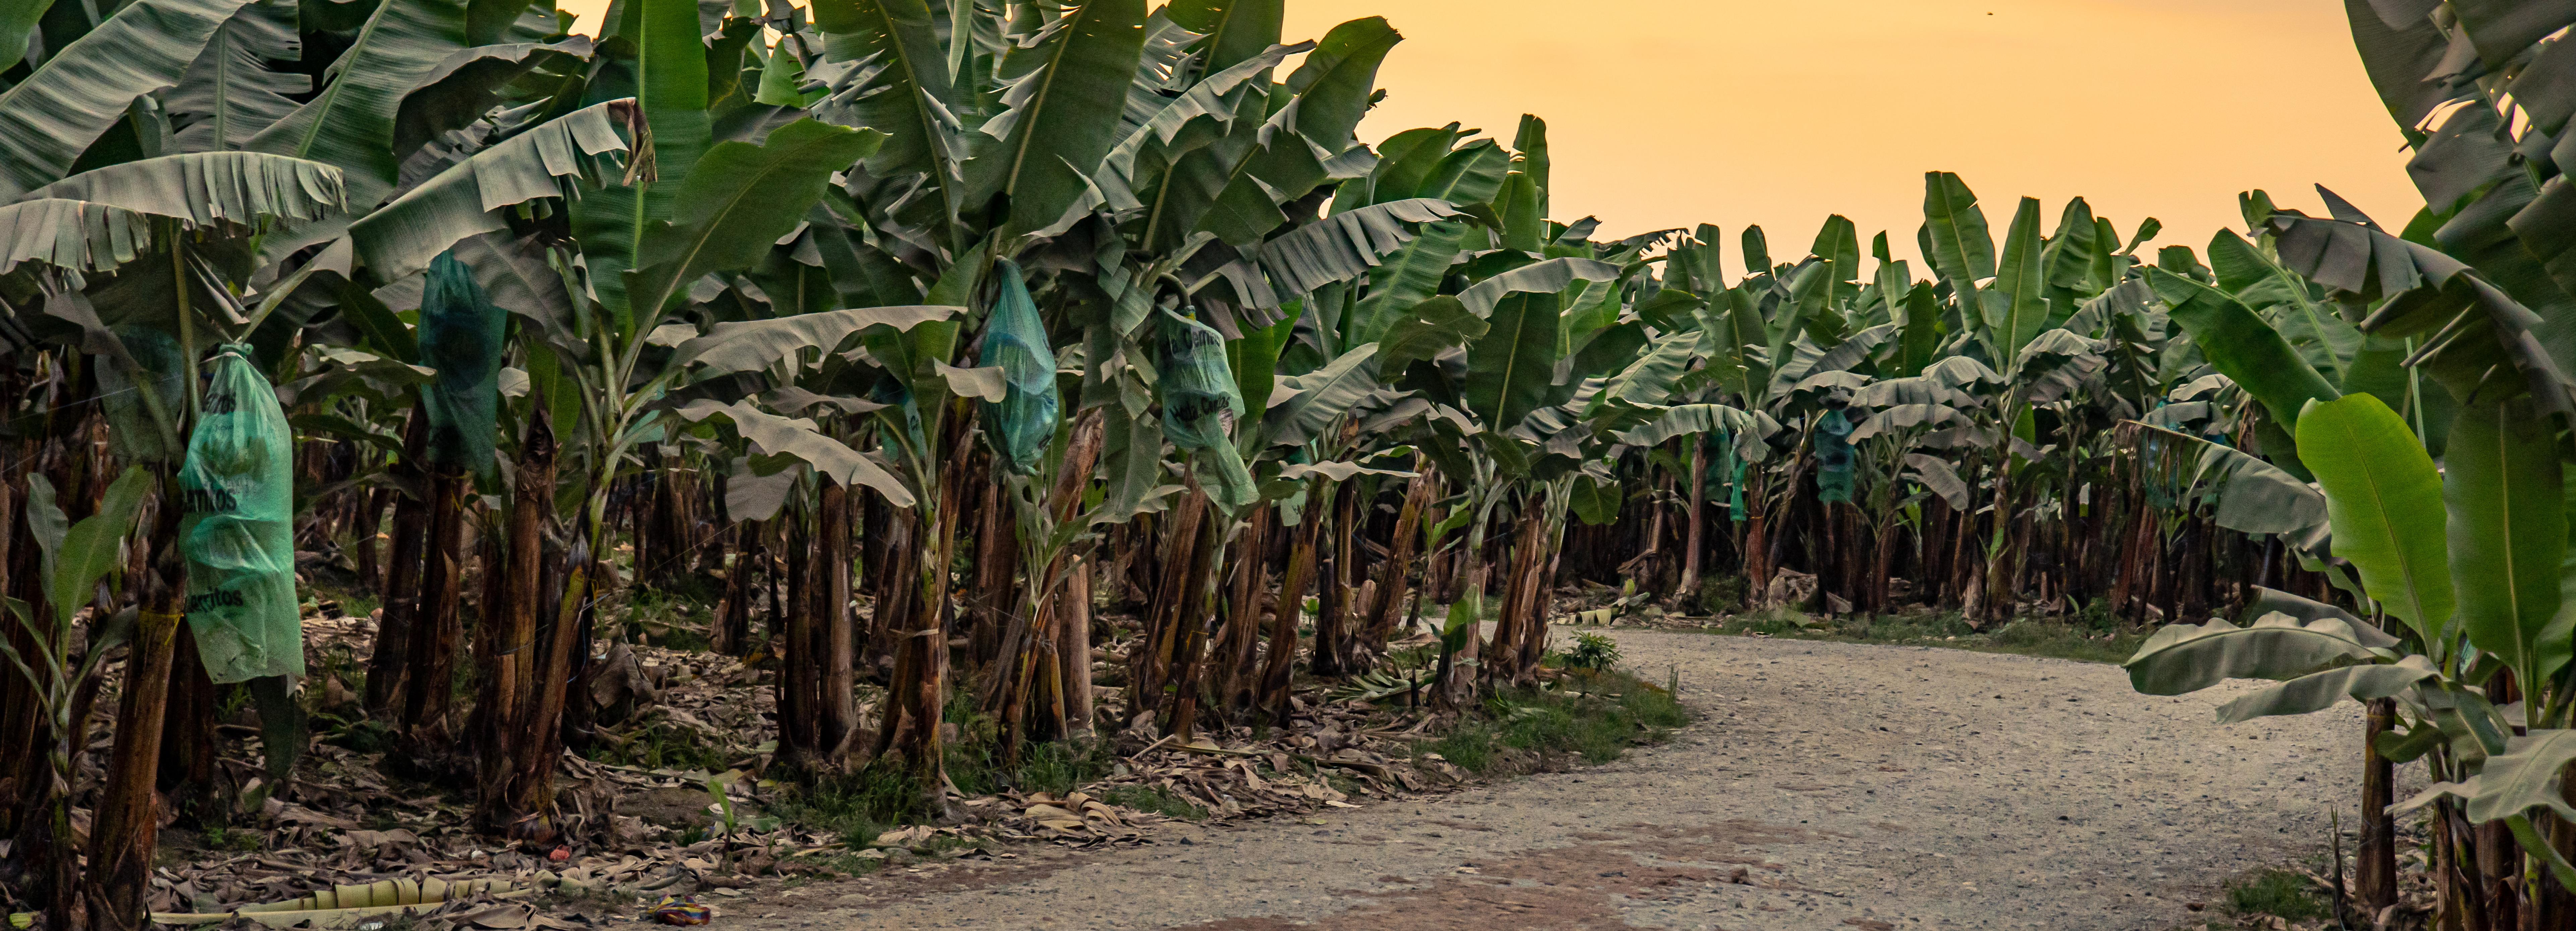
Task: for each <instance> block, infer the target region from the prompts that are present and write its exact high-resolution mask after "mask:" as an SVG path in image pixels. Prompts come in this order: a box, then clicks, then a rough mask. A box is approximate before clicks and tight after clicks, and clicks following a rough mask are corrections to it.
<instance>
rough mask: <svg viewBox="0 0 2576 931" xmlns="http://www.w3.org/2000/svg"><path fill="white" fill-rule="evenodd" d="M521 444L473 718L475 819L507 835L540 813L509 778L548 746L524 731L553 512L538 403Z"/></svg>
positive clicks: (551, 454) (551, 449)
mask: <svg viewBox="0 0 2576 931" xmlns="http://www.w3.org/2000/svg"><path fill="white" fill-rule="evenodd" d="M535 407H536V413H535V414H534V415H533V416H532V417H531V418H530V420H529V423H528V435H527V438H526V439H524V440H522V441H520V443H519V463H518V470H517V476H516V479H515V484H514V486H513V488H512V490H511V500H510V523H509V529H508V531H507V539H506V541H505V543H504V546H503V549H502V560H503V561H502V562H501V563H500V565H499V566H497V567H494V566H488V565H487V566H486V567H485V570H484V571H486V572H489V571H492V570H493V569H494V568H498V569H499V570H500V575H501V583H500V590H501V599H500V601H499V603H498V605H497V606H495V608H487V609H486V610H485V611H484V616H485V617H486V618H488V619H489V620H487V621H486V625H487V626H486V627H485V629H484V634H483V640H484V641H485V642H487V643H489V644H490V647H489V649H488V650H487V651H486V655H487V656H488V659H486V660H485V663H484V667H483V683H482V697H481V698H480V699H479V700H477V701H476V702H475V703H474V704H475V708H474V713H475V715H476V717H477V718H479V719H480V720H481V721H483V722H485V724H484V726H482V727H478V728H476V731H477V732H478V733H480V734H481V735H483V738H484V739H485V740H487V741H489V745H488V746H487V747H486V749H485V750H484V752H483V753H482V754H481V755H480V756H478V757H477V758H476V759H475V765H476V771H475V775H476V777H477V778H476V784H477V785H479V786H481V787H482V790H483V792H482V794H481V795H480V796H479V797H478V798H477V800H476V806H475V814H476V821H478V822H479V823H480V824H481V825H482V827H483V829H484V830H486V831H489V832H492V833H496V834H508V833H510V832H509V829H510V827H511V826H512V825H515V824H517V823H519V821H520V819H523V818H526V817H528V816H530V815H534V814H537V813H538V812H536V811H534V810H532V809H527V808H522V807H520V805H519V804H517V802H518V801H519V800H517V799H514V798H512V797H511V793H510V792H509V788H510V784H511V776H512V773H513V771H514V770H516V769H518V768H519V767H520V765H521V764H522V762H523V761H525V760H527V759H528V758H530V757H532V756H534V755H536V754H537V753H538V752H539V750H540V748H541V747H543V746H544V744H545V743H546V742H545V741H544V740H543V739H541V735H539V734H537V733H535V731H534V730H533V729H532V728H531V727H530V726H529V723H528V722H529V711H530V707H529V706H530V705H531V703H532V702H531V699H532V698H534V696H535V695H536V692H537V679H538V671H537V670H538V664H537V660H538V653H537V651H536V649H535V648H536V641H537V619H538V614H539V610H540V609H539V603H538V602H539V599H541V598H543V597H545V589H544V587H543V586H544V579H543V575H544V571H545V549H544V548H545V538H544V531H545V524H546V519H547V518H548V517H550V516H552V515H553V512H554V507H555V499H554V495H555V451H556V450H555V435H554V427H553V424H552V423H550V422H549V421H548V418H547V416H546V409H545V405H544V404H543V403H539V404H537V405H535Z"/></svg>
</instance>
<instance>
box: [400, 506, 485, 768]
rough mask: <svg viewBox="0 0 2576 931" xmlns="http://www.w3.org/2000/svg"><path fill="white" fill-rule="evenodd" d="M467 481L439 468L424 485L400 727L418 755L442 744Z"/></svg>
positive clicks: (458, 629) (457, 636) (456, 636)
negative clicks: (424, 518)
mask: <svg viewBox="0 0 2576 931" xmlns="http://www.w3.org/2000/svg"><path fill="white" fill-rule="evenodd" d="M469 481H470V480H469V479H467V478H466V477H465V473H464V472H462V471H459V470H457V469H453V468H442V469H440V470H438V471H437V472H436V473H434V474H433V476H432V477H431V480H430V483H431V488H432V489H433V492H434V495H435V498H434V500H432V501H431V503H430V513H429V521H430V522H429V552H428V553H427V554H426V557H425V558H424V559H423V560H422V563H423V566H422V572H421V610H420V613H419V614H417V615H415V616H414V617H413V619H412V624H411V656H410V662H411V666H412V670H411V678H410V680H409V681H408V682H406V683H405V685H404V697H403V709H402V711H403V713H402V717H403V723H404V724H405V725H406V731H407V733H408V738H409V741H410V743H411V745H412V746H413V747H414V748H417V749H419V750H422V751H429V750H431V749H433V748H441V747H445V746H447V745H448V737H449V734H448V732H447V712H448V709H449V706H450V705H452V704H453V696H454V694H455V693H454V690H453V688H452V683H453V681H454V671H455V669H456V646H457V642H458V641H460V640H462V639H464V636H465V625H464V620H463V618H462V616H461V614H460V612H459V610H458V609H459V607H460V606H461V602H462V598H461V596H462V595H463V583H464V575H465V573H464V565H463V563H464V559H463V549H464V546H465V510H466V507H467V501H466V498H465V492H466V489H467V488H468V487H469V485H468V483H469Z"/></svg>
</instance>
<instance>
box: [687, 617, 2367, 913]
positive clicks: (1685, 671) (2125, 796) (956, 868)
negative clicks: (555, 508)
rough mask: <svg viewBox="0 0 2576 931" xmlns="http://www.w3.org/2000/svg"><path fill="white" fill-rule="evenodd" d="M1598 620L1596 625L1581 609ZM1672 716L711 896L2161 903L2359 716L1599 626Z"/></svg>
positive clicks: (1116, 908)
mask: <svg viewBox="0 0 2576 931" xmlns="http://www.w3.org/2000/svg"><path fill="white" fill-rule="evenodd" d="M1588 629H1590V630H1597V628H1588ZM1614 636H1616V637H1617V639H1618V641H1619V646H1620V649H1621V650H1622V652H1623V653H1624V654H1625V659H1624V661H1623V665H1626V666H1628V667H1630V668H1631V669H1633V670H1635V671H1636V672H1638V673H1639V674H1641V675H1644V676H1645V677H1646V678H1648V679H1650V680H1654V681H1663V680H1664V679H1665V678H1666V677H1667V676H1668V675H1669V674H1671V673H1673V672H1676V671H1677V672H1678V674H1679V677H1680V682H1681V698H1682V699H1683V701H1684V702H1685V703H1686V704H1688V705H1689V706H1691V707H1692V709H1693V710H1694V711H1696V712H1698V713H1699V714H1700V715H1701V719H1700V721H1699V722H1698V723H1696V724H1694V725H1692V726H1691V727H1689V728H1687V729H1685V730H1683V731H1680V732H1678V733H1676V734H1675V735H1674V736H1673V739H1672V740H1671V741H1670V742H1668V743H1666V744H1664V745H1662V746H1659V747H1655V748H1650V749H1644V750H1639V751H1634V752H1631V753H1630V754H1628V755H1627V756H1626V757H1625V758H1623V759H1621V760H1619V761H1617V762H1615V763H1611V764H1608V765H1605V766H1600V767H1593V768H1584V769H1578V770H1574V771H1570V772H1561V773H1550V774H1541V775H1536V776H1531V777H1527V778H1523V779H1518V780H1513V781H1509V782H1504V783H1499V784H1492V785H1482V786H1476V787H1472V788H1468V789H1466V790H1464V791H1460V792H1457V793H1454V794H1451V795H1447V796H1438V797H1424V798H1416V799H1408V800H1404V801H1399V802H1388V803H1381V804H1372V805H1368V806H1365V807H1362V808H1357V809H1331V810H1328V811H1327V812H1324V813H1321V814H1317V815H1309V816H1298V817H1296V818H1280V819H1275V820H1271V821H1266V822H1253V823H1246V824H1235V825H1229V826H1220V827H1203V826H1198V825H1174V826H1172V827H1171V828H1169V829H1167V830H1161V831H1157V832H1156V834H1155V840H1156V843H1155V844H1154V845H1153V846H1149V847H1144V848H1132V849H1124V850H1107V851H1101V852H1079V853H1078V852H1072V851H1068V850H1064V849H1062V848H1057V847H1049V846H1035V845H1033V846H1028V847H1022V848H1018V849H1016V850H1014V851H1012V852H1011V853H1010V854H1008V855H1006V856H1004V857H1003V858H1000V859H996V860H993V861H990V862H980V863H971V864H942V865H933V866H922V867H910V868H905V867H896V868H890V869H888V870H886V871H883V872H880V873H878V874H876V875H873V876H869V877H864V878H860V879H852V880H844V881H837V882H829V883H820V884H815V885H809V886H804V887H800V888H791V889H774V888H773V889H768V890H762V891H758V892H754V893H752V894H751V895H750V896H748V897H745V898H736V899H729V900H719V901H717V902H716V903H715V904H717V905H718V906H719V907H720V908H721V909H722V911H723V913H724V914H723V916H722V917H719V918H718V919H717V920H716V921H717V924H719V925H724V926H727V928H728V931H731V929H743V931H802V929H833V931H838V929H845V928H847V929H856V928H861V927H865V928H1044V929H1077V928H1135V929H1164V928H1174V929H1191V931H1274V929H1287V928H1324V929H1336V931H1342V929H1347V931H1363V929H1364V931H1448V929H1461V931H1465V929H1474V931H1501V929H1595V928H1628V927H1642V928H1709V929H1714V928H1723V929H1734V931H1753V929H1820V928H1860V929H1900V928H1902V929H1913V928H1962V929H1964V928H2087V929H2103V931H2111V929H2154V931H2161V929H2169V928H2173V927H2176V926H2179V925H2183V924H2186V923H2193V922H2196V921H2199V920H2205V919H2209V918H2212V917H2215V916H2214V913H2215V912H2216V911H2217V903H2218V902H2219V901H2221V893H2220V891H2219V886H2220V883H2222V882H2223V881H2225V880H2226V879H2228V878H2230V877H2233V876H2235V875H2237V874H2239V873H2241V872H2244V871H2246V870H2250V869H2255V868H2261V867H2270V866H2277V865H2281V864H2284V863H2292V862H2296V861H2299V860H2301V859H2304V858H2306V857H2309V856H2312V855H2314V854H2315V853H2317V852H2319V851H2321V850H2322V849H2323V848H2324V846H2325V844H2326V842H2327V832H2328V830H2329V828H2328V821H2327V809H2328V808H2329V807H2330V806H2339V807H2341V808H2343V809H2344V810H2345V811H2346V813H2347V814H2349V812H2350V809H2351V808H2352V806H2353V803H2354V802H2355V801H2357V800H2358V796H2359V786H2358V776H2359V772H2360V765H2359V754H2358V753H2356V752H2353V751H2354V749H2355V748H2354V744H2355V743H2356V742H2357V741H2358V740H2360V737H2361V728H2362V722H2361V716H2360V714H2359V711H2358V709H2357V708H2355V707H2354V706H2351V705H2343V706H2339V707H2337V708H2335V709H2332V710H2329V711H2325V712H2321V713H2318V714H2313V715H2308V716H2305V717H2298V718H2272V719H2265V720H2259V721H2254V722H2249V723H2245V724H2237V725H2219V724H2216V723H2213V721H2214V718H2215V716H2214V714H2213V709H2214V708H2215V707H2216V706H2217V705H2219V704H2221V703H2224V702H2226V701H2227V700H2229V699H2231V698H2233V697H2235V696H2238V695H2241V694H2244V693H2245V692H2247V691H2251V690H2252V689H2254V688H2255V687H2256V686H2257V684H2256V683H2250V682H2232V683H2228V684H2227V685H2225V686H2222V687H2219V688H2214V689H2210V690H2208V691H2206V692H2202V693H2200V694H2196V695H2189V696H2183V697H2179V698H2158V697H2150V696H2142V695H2138V694H2136V693H2134V692H2132V691H2131V690H2130V688H2129V685H2128V682H2127V679H2126V676H2125V675H2124V674H2123V673H2122V672H2121V671H2120V670H2119V669H2118V668H2117V667H2113V666H2106V665H2101V664H2092V663H2079V662H2073V661H2068V660H2057V659H2042V658H2032V657H2023V656H2009V655H1996V654H1984V653H1970V652H1964V651H1956V650H1942V649H1936V648H1930V647H1893V646H1874V645H1864V644H1837V643H1816V642H1807V641H1792V640H1768V639H1760V638H1746V637H1722V636H1710V635H1703V634H1683V633H1665V632H1655V631H1635V630H1623V631H1615V632H1614Z"/></svg>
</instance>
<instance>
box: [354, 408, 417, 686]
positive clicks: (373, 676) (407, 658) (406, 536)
mask: <svg viewBox="0 0 2576 931" xmlns="http://www.w3.org/2000/svg"><path fill="white" fill-rule="evenodd" d="M428 448H429V418H428V417H426V416H424V415H423V414H422V413H421V410H420V405H419V404H418V403H417V402H415V403H414V404H413V405H412V411H411V421H410V425H409V426H407V427H405V428H404V430H403V452H402V457H401V458H400V459H398V460H396V461H395V462H394V463H393V464H392V465H391V466H388V467H387V468H386V471H387V472H390V473H392V474H393V476H394V477H395V478H397V479H400V480H403V482H404V484H406V485H407V486H409V488H408V491H407V492H406V493H404V494H402V495H400V496H398V497H396V498H395V499H394V525H393V543H392V545H391V550H392V551H391V553H390V554H388V556H387V557H386V559H387V564H386V567H385V589H384V592H385V597H384V616H383V617H382V618H379V619H378V620H377V622H376V643H375V650H374V652H373V653H371V654H370V655H369V656H368V658H367V695H366V709H367V716H368V717H370V718H373V719H375V720H378V721H393V720H397V719H399V718H400V716H401V714H402V701H403V696H404V694H405V693H406V692H407V689H406V688H405V682H406V680H407V679H408V677H409V676H410V675H411V640H412V633H411V628H412V623H413V619H414V618H415V617H416V616H417V615H418V614H419V613H420V606H421V597H420V583H421V570H422V567H421V554H422V553H423V552H424V551H425V550H427V549H428V548H429V501H428V500H427V495H429V493H430V489H429V475H428V473H427V472H424V471H422V469H421V467H420V457H421V455H422V454H423V453H424V452H425V451H427V450H428Z"/></svg>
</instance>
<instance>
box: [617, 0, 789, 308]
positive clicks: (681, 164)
mask: <svg viewBox="0 0 2576 931" xmlns="http://www.w3.org/2000/svg"><path fill="white" fill-rule="evenodd" d="M621 12H622V13H623V21H621V22H619V23H615V24H611V25H613V26H614V27H615V28H616V29H617V30H618V37H619V38H622V39H627V40H630V41H632V42H634V43H635V71H636V81H635V97H636V105H637V107H638V109H640V110H641V112H642V113H643V115H644V124H645V126H646V131H647V132H649V133H650V134H651V135H652V137H653V144H652V153H653V161H654V166H655V172H654V174H652V175H648V176H647V177H648V178H650V179H651V180H647V181H645V182H644V183H643V184H641V185H635V186H616V187H605V188H601V189H599V190H596V191H589V192H585V194H584V195H583V196H582V197H581V198H580V199H579V200H576V201H574V202H573V203H572V211H571V213H572V233H573V238H575V239H577V240H580V241H581V253H582V261H583V262H584V263H585V264H586V265H587V266H588V268H589V272H590V276H589V280H590V287H591V291H592V292H593V293H594V294H595V295H596V296H597V297H598V299H599V303H600V304H601V306H603V307H605V308H606V309H607V310H608V316H609V319H610V321H611V322H612V324H613V326H612V327H611V329H613V330H614V331H615V332H617V333H619V334H632V333H635V332H637V330H638V327H637V319H636V318H637V317H639V316H643V315H641V314H638V313H636V311H635V306H634V302H633V300H632V299H631V298H630V297H629V296H628V294H627V290H626V289H627V273H628V272H629V271H630V270H632V269H634V268H636V267H637V266H640V265H644V264H648V262H649V260H647V259H644V258H643V257H642V256H641V254H640V249H641V248H642V244H643V241H644V237H645V231H646V230H647V228H648V227H650V226H651V225H652V224H654V223H656V222H667V221H669V220H670V219H671V218H672V216H673V210H674V203H673V201H674V199H675V198H677V197H678V196H679V192H680V190H681V187H682V184H683V179H682V178H680V177H679V175H682V174H686V173H690V172H691V171H693V169H694V168H695V166H696V165H697V163H698V159H699V158H700V156H701V153H703V152H705V151H706V148H707V145H708V141H709V138H710V136H711V130H710V129H709V123H708V117H707V56H706V45H705V43H704V42H702V41H701V40H700V38H699V36H700V30H699V29H698V19H697V5H696V4H695V3H693V2H691V0H629V2H628V3H626V4H624V5H623V7H622V11H621ZM799 210H800V213H801V210H802V208H799ZM647 313H650V312H649V311H648V312H647ZM643 329H646V330H649V329H651V326H650V325H649V324H647V325H646V326H644V327H643Z"/></svg>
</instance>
